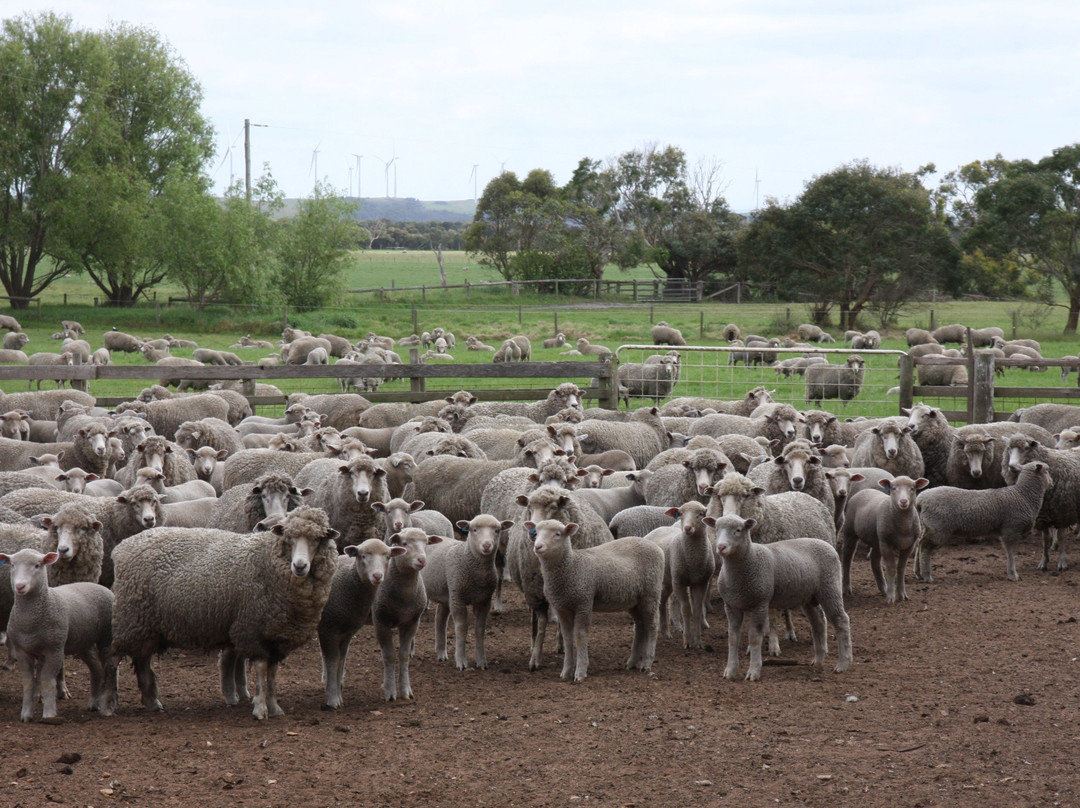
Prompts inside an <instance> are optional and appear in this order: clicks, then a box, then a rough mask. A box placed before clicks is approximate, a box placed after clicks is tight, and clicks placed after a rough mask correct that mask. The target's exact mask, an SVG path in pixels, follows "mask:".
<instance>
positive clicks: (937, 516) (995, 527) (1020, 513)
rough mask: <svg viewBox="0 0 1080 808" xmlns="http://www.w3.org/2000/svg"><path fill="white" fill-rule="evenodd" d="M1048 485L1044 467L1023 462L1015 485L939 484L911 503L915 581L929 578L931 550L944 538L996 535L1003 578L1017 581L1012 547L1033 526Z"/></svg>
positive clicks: (1048, 477)
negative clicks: (916, 529)
mask: <svg viewBox="0 0 1080 808" xmlns="http://www.w3.org/2000/svg"><path fill="white" fill-rule="evenodd" d="M1053 484H1054V480H1053V478H1052V477H1051V476H1050V470H1049V468H1048V467H1047V465H1046V464H1045V463H1028V464H1026V465H1025V466H1024V467H1023V468H1022V469H1021V471H1020V474H1019V476H1018V477H1017V480H1016V483H1015V484H1013V485H1009V486H1006V487H1005V488H989V489H986V490H983V491H968V490H965V489H962V488H952V487H951V486H940V487H938V488H931V489H929V490H927V491H925V492H924V493H923V494H922V495H921V496H920V497H919V501H918V505H917V507H918V509H919V517H920V519H921V520H922V528H923V534H922V539H921V540H920V541H919V544H918V546H917V547H916V549H915V577H916V578H917V579H918V580H920V581H933V580H934V578H933V576H932V575H931V573H930V564H931V558H932V555H933V551H934V548H935V547H939V546H940V545H942V544H944V543H945V542H947V541H949V540H950V539H954V538H975V537H978V536H985V535H993V534H997V535H999V536H1000V537H1001V544H1002V546H1003V547H1004V548H1005V558H1006V561H1005V569H1006V574H1007V575H1008V577H1009V580H1011V581H1017V580H1019V579H1020V576H1019V575H1018V574H1017V572H1016V562H1015V559H1014V551H1015V546H1016V543H1017V542H1018V541H1019V540H1020V538H1021V537H1022V536H1023V535H1024V534H1025V533H1027V532H1028V531H1029V530H1031V529H1032V528H1033V527H1034V526H1035V523H1036V520H1037V519H1038V518H1039V510H1040V508H1041V507H1042V504H1043V498H1044V496H1045V495H1046V493H1047V491H1048V490H1049V489H1050V487H1051V486H1052V485H1053ZM1044 555H1045V553H1044Z"/></svg>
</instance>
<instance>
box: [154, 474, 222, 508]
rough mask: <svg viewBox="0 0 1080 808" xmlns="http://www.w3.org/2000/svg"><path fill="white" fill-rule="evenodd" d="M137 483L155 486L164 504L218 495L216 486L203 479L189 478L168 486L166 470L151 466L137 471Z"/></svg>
mask: <svg viewBox="0 0 1080 808" xmlns="http://www.w3.org/2000/svg"><path fill="white" fill-rule="evenodd" d="M135 485H148V486H150V487H151V488H153V489H154V490H155V491H156V492H157V493H159V494H161V496H162V499H161V502H162V504H163V505H167V504H170V503H176V502H188V501H190V500H193V499H203V498H205V497H216V496H217V492H216V491H214V486H212V485H210V483H207V482H203V481H202V480H189V481H188V482H186V483H181V484H180V485H170V486H167V485H165V474H164V472H161V471H158V470H157V469H150V468H141V469H139V470H138V471H137V472H135Z"/></svg>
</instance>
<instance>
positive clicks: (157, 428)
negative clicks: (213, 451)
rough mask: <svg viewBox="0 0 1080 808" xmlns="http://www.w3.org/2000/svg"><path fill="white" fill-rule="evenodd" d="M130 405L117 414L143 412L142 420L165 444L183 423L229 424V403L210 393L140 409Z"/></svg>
mask: <svg viewBox="0 0 1080 808" xmlns="http://www.w3.org/2000/svg"><path fill="white" fill-rule="evenodd" d="M133 403H134V402H131V403H129V404H126V405H125V404H121V405H120V406H119V407H117V408H116V411H117V413H122V412H127V411H133V412H136V413H138V412H140V411H142V412H145V417H146V420H147V422H148V423H149V424H150V426H152V427H153V428H154V432H155V433H156V434H158V435H161V436H163V437H165V438H167V439H168V440H174V439H175V436H176V430H177V429H179V428H180V425H181V424H183V423H184V422H185V421H198V420H200V419H203V418H217V419H219V420H221V421H226V422H229V423H231V421H229V403H228V402H227V401H226V400H225V399H224V398H222V397H221V396H219V395H217V394H214V393H198V394H195V395H189V396H177V397H176V398H169V399H162V400H155V401H151V402H149V403H146V404H144V405H142V407H143V408H144V409H141V408H140V407H134V406H132V404H133Z"/></svg>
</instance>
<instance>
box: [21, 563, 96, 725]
mask: <svg viewBox="0 0 1080 808" xmlns="http://www.w3.org/2000/svg"><path fill="white" fill-rule="evenodd" d="M59 560H60V554H59V553H44V554H42V553H40V552H38V551H37V550H34V549H31V548H26V549H23V550H19V551H18V552H17V553H13V554H11V555H8V554H7V553H0V565H10V566H11V586H12V589H13V590H14V592H15V605H14V606H13V607H12V609H11V616H10V618H9V619H8V623H7V642H8V647H9V648H10V649H11V652H12V653H13V654H14V656H15V659H16V660H17V661H18V663H19V671H20V672H21V673H22V685H23V698H22V713H21V714H20V718H21V720H23V721H31V720H32V719H33V717H34V704H35V703H36V702H37V700H38V698H39V697H40V698H41V706H42V711H41V712H42V715H41V717H42V719H43V720H49V719H55V718H56V697H57V690H58V688H57V679H58V677H62V676H63V670H64V656H65V654H67V655H71V656H77V657H79V658H80V659H81V660H83V662H85V663H86V666H87V668H89V669H90V701H89V704H88V705H87V708H88V709H90V710H98V711H99V712H100V713H101V714H102V715H112V714H113V711H114V710H115V708H116V662H115V660H114V659H113V657H112V652H111V647H110V645H111V642H112V612H113V593H112V592H110V591H109V590H108V589H106V588H105V587H104V586H101V585H100V584H95V583H88V582H85V581H84V582H81V583H72V584H64V585H62V586H56V587H50V586H49V579H48V566H49V565H50V564H55V563H56V562H57V561H59Z"/></svg>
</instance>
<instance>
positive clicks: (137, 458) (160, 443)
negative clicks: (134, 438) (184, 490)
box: [116, 435, 195, 486]
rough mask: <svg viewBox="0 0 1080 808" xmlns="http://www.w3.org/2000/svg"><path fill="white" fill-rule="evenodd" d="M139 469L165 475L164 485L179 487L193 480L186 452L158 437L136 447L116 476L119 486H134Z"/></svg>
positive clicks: (192, 472) (155, 436) (191, 468)
mask: <svg viewBox="0 0 1080 808" xmlns="http://www.w3.org/2000/svg"><path fill="white" fill-rule="evenodd" d="M141 468H152V469H157V470H158V471H160V472H163V473H164V474H165V484H166V485H180V484H181V483H186V482H190V481H191V480H194V479H195V469H194V467H192V465H191V463H190V461H189V460H188V459H187V452H185V451H184V450H183V449H181V448H180V447H179V446H177V445H176V444H175V443H172V442H170V441H167V440H165V438H163V437H161V436H160V435H151V436H150V437H148V438H147V439H146V440H144V441H143V442H142V443H140V444H139V445H138V446H136V447H135V453H134V454H133V455H131V457H130V458H129V459H128V462H127V465H125V466H124V467H123V468H122V469H121V470H120V471H119V472H117V474H116V480H117V482H119V483H120V484H121V485H124V486H132V485H135V474H136V472H138V470H139V469H141Z"/></svg>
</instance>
